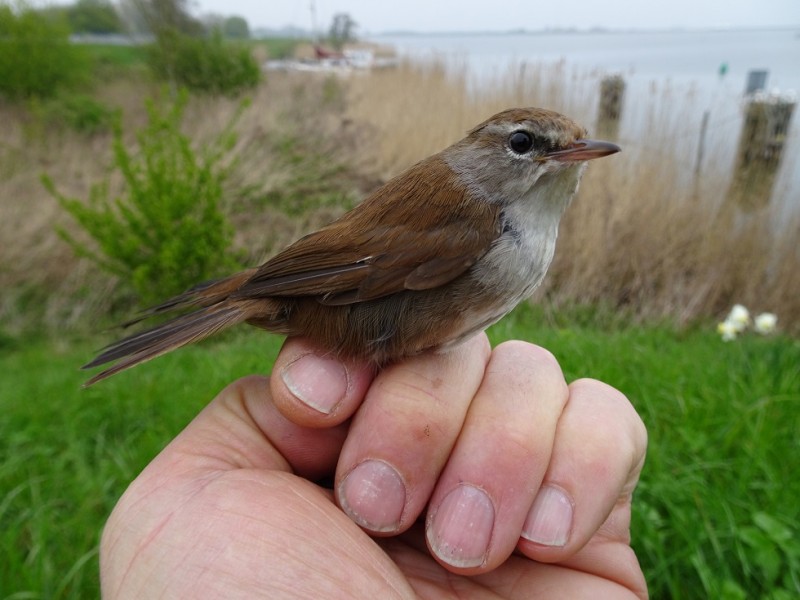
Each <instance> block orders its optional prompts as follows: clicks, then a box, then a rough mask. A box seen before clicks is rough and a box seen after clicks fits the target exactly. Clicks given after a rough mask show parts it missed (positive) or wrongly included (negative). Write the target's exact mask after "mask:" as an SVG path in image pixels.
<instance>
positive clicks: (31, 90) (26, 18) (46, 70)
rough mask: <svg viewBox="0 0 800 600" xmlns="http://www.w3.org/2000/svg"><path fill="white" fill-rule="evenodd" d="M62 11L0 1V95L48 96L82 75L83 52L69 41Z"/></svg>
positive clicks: (82, 76) (84, 64)
mask: <svg viewBox="0 0 800 600" xmlns="http://www.w3.org/2000/svg"><path fill="white" fill-rule="evenodd" d="M62 15H63V13H57V12H56V13H45V12H41V11H37V10H34V9H32V8H31V7H30V6H28V5H26V4H24V3H22V2H20V3H19V4H18V5H17V6H16V10H15V9H13V8H12V7H11V6H9V5H8V4H6V3H0V95H3V96H6V97H9V98H30V97H42V98H44V97H50V96H53V95H55V94H56V93H57V92H58V91H60V89H61V88H64V87H67V86H69V85H74V84H77V83H80V82H81V80H82V79H83V78H84V77H85V73H86V66H87V64H86V61H85V60H84V55H83V53H82V52H80V51H79V50H80V49H79V48H76V47H75V46H74V45H73V44H70V42H69V32H70V31H69V26H68V24H67V23H66V20H65V19H64V18H63V16H62Z"/></svg>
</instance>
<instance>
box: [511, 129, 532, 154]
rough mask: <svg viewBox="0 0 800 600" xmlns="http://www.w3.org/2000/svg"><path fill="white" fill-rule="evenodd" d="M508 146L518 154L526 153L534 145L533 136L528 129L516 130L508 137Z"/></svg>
mask: <svg viewBox="0 0 800 600" xmlns="http://www.w3.org/2000/svg"><path fill="white" fill-rule="evenodd" d="M508 147H509V148H511V150H512V151H514V152H516V153H517V154H525V153H526V152H527V151H528V150H530V149H531V148H532V147H533V137H532V136H531V134H530V133H528V132H527V131H515V132H514V133H512V134H511V135H510V136H509V138H508Z"/></svg>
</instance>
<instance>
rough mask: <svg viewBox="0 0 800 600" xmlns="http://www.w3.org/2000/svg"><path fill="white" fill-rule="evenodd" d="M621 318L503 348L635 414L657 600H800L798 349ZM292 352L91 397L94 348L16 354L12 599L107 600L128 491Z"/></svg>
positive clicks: (208, 366)
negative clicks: (108, 535)
mask: <svg viewBox="0 0 800 600" xmlns="http://www.w3.org/2000/svg"><path fill="white" fill-rule="evenodd" d="M598 323H599V324H598ZM620 323H621V321H620V320H619V319H606V318H602V317H601V318H598V315H597V313H596V311H587V312H578V311H573V312H570V313H564V312H555V313H546V312H544V311H542V310H541V309H537V308H533V309H531V308H527V307H521V308H520V309H518V310H517V311H516V312H515V313H513V314H512V315H511V316H510V317H508V318H507V319H505V320H504V321H502V322H501V323H500V324H498V325H497V326H495V327H494V328H493V329H492V330H491V337H492V339H493V341H494V342H498V341H500V340H503V339H507V338H520V339H530V340H532V341H536V342H537V343H540V344H542V345H544V346H545V347H547V348H549V349H550V350H552V351H553V352H554V353H555V354H556V356H557V357H558V359H559V360H560V362H561V364H562V367H563V369H564V371H565V374H566V377H567V379H568V380H572V379H574V378H577V377H584V376H590V377H595V378H599V379H602V380H604V381H607V382H608V383H611V384H612V385H614V386H616V387H618V388H619V389H621V390H622V391H623V392H625V393H626V394H627V395H628V397H629V398H630V399H631V401H632V402H633V403H634V404H635V406H636V407H637V410H638V411H639V413H640V415H641V416H642V418H643V420H644V421H645V423H646V424H647V427H648V431H649V435H650V447H649V451H648V460H647V464H646V466H645V470H644V473H643V475H642V482H641V484H640V487H639V490H638V492H637V494H636V498H635V508H634V520H633V543H634V546H635V547H636V549H637V551H638V554H639V557H640V560H641V562H642V566H643V568H644V571H645V573H646V575H647V577H648V580H649V584H650V591H651V595H652V597H654V598H666V597H673V598H679V597H718V598H746V597H747V598H750V597H769V598H775V599H779V598H784V597H787V598H788V597H791V596H792V595H794V594H796V593H797V592H798V591H800V542H798V539H800V531H798V530H799V529H800V527H798V525H797V523H798V519H799V518H800V514H798V513H800V505H798V503H797V498H798V497H800V482H799V481H798V480H797V478H796V473H795V472H794V471H795V467H796V465H797V464H798V458H800V451H799V450H798V446H797V435H796V432H797V431H798V430H799V429H800V410H798V408H800V372H798V369H797V365H798V364H800V343H798V341H797V340H792V339H790V338H786V337H781V336H775V337H769V338H760V337H745V338H742V339H740V340H738V341H737V342H734V343H727V344H726V343H723V342H721V341H720V340H719V339H718V337H717V335H716V334H714V333H713V332H712V331H711V329H712V328H711V327H709V328H708V329H707V330H706V329H703V330H701V329H696V330H683V331H676V330H675V329H673V328H671V327H668V326H650V327H646V328H643V327H638V326H626V325H624V324H623V325H620ZM280 341H281V340H280V338H277V337H274V336H268V335H265V334H263V333H260V332H256V331H248V330H244V331H242V332H238V333H237V332H234V333H233V334H231V335H229V336H227V337H225V338H223V339H222V340H219V341H214V342H211V343H208V344H204V345H201V346H199V347H192V348H187V349H184V350H181V351H180V352H177V353H174V354H171V355H168V356H167V357H164V358H162V359H159V360H158V361H157V362H154V363H150V364H148V365H145V366H142V367H140V368H137V369H136V370H134V371H131V372H129V373H126V374H123V375H121V376H119V377H117V378H113V379H111V380H110V381H109V382H107V383H104V384H102V385H99V386H96V387H93V388H90V389H88V390H82V389H80V388H79V385H80V383H81V381H82V380H83V378H84V374H83V373H80V372H78V371H77V370H76V366H77V365H79V364H81V362H82V361H84V360H86V359H87V358H88V357H89V356H90V355H91V354H92V350H93V346H94V345H95V344H94V343H92V342H88V341H75V342H66V341H63V340H61V341H53V340H48V339H40V340H38V341H37V340H31V341H30V342H26V343H24V344H23V343H22V342H15V341H14V340H12V339H6V340H5V341H3V345H2V350H0V369H1V370H2V372H3V373H6V374H8V375H6V377H5V381H4V385H3V386H2V389H1V390H0V411H2V414H3V415H4V418H3V420H2V421H0V490H3V491H2V495H1V496H0V554H2V555H3V556H4V557H5V560H4V561H2V562H1V563H0V590H2V594H0V597H3V598H9V599H10V598H84V597H96V596H97V595H98V589H97V550H96V546H97V540H98V536H99V533H100V530H101V527H102V524H103V522H104V520H105V518H106V517H107V515H108V513H109V511H110V510H111V508H112V507H113V505H114V503H115V501H116V499H117V498H118V496H119V495H120V494H121V493H122V492H123V490H124V489H125V487H126V486H127V484H128V482H129V481H130V480H131V479H132V478H133V477H135V475H136V474H137V473H138V472H139V471H140V470H141V469H142V468H143V467H144V466H145V464H146V463H147V462H148V461H149V460H151V459H152V457H153V456H155V454H156V453H158V451H159V450H160V449H161V448H162V447H163V446H164V445H165V444H166V443H167V442H168V441H169V440H170V439H171V438H172V437H173V436H174V435H175V434H177V433H178V431H180V430H181V429H182V428H183V427H184V426H185V425H186V423H188V421H189V420H190V419H191V418H192V417H193V416H194V415H195V414H196V413H197V412H198V411H199V410H200V409H201V408H202V406H204V405H205V404H206V403H207V402H208V401H209V400H210V399H211V398H212V397H213V395H214V394H215V393H216V392H217V391H218V390H219V389H221V388H222V387H223V386H224V385H226V383H228V382H230V381H231V380H233V379H234V378H236V377H239V376H242V375H245V374H247V373H253V372H262V373H264V372H267V371H268V370H269V365H270V364H271V363H272V361H273V359H274V356H275V354H276V352H277V350H278V348H279V344H280ZM198 373H203V374H204V377H203V378H202V379H200V378H198V377H197V374H198Z"/></svg>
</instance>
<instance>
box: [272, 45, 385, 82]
mask: <svg viewBox="0 0 800 600" xmlns="http://www.w3.org/2000/svg"><path fill="white" fill-rule="evenodd" d="M397 62H398V61H397V59H396V58H394V57H376V56H375V52H374V51H372V50H369V49H353V50H343V51H342V52H334V51H331V50H325V49H324V48H322V47H320V46H318V45H315V46H314V58H306V59H287V60H268V61H267V62H265V63H264V65H263V69H264V70H265V71H309V72H320V73H339V74H342V75H348V74H350V73H356V72H367V71H370V70H372V69H385V68H389V67H395V66H397Z"/></svg>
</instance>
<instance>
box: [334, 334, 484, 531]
mask: <svg viewBox="0 0 800 600" xmlns="http://www.w3.org/2000/svg"><path fill="white" fill-rule="evenodd" d="M489 352H490V348H489V342H488V340H487V338H486V336H485V335H483V334H481V335H480V336H477V337H475V338H473V339H471V340H469V341H467V342H465V343H464V344H461V345H460V346H458V347H456V348H453V349H452V350H451V351H449V352H447V353H427V354H424V355H420V356H417V357H413V358H410V359H408V360H405V361H403V362H401V363H398V364H395V365H393V366H391V367H389V368H387V369H386V370H384V371H382V372H381V373H380V374H379V375H378V376H377V377H376V379H375V381H374V383H373V385H372V387H371V388H370V390H369V392H368V394H367V398H366V399H365V401H364V403H363V405H362V406H361V408H360V409H359V411H358V414H357V415H356V416H355V418H354V419H353V422H352V423H351V426H350V432H349V434H348V438H347V441H346V442H345V445H344V447H343V448H342V454H341V457H340V460H339V465H338V467H337V482H336V491H337V499H338V501H339V504H340V506H341V507H342V509H343V510H344V511H345V512H346V513H347V514H348V515H350V517H351V518H352V519H353V520H354V521H355V522H356V523H358V524H359V525H361V526H362V527H364V528H365V529H367V530H369V531H370V532H372V533H383V534H394V533H398V532H400V531H404V530H405V529H407V528H408V527H410V526H411V524H412V523H413V522H414V521H415V520H416V519H417V517H418V516H419V515H420V514H421V512H422V511H423V510H424V508H425V505H426V503H427V501H428V498H429V497H430V494H431V491H432V490H433V487H434V485H435V483H436V479H437V477H438V476H439V473H440V471H441V469H442V468H443V466H444V464H445V462H446V461H447V457H448V455H449V454H450V450H451V448H452V447H453V444H454V443H455V440H456V438H457V436H458V433H459V431H460V430H461V426H462V423H463V420H464V415H465V414H466V412H467V409H468V407H469V404H470V402H471V400H472V397H473V395H474V394H475V391H476V390H477V389H478V386H479V385H480V381H481V378H482V377H483V370H484V368H485V365H486V361H487V358H488V356H489Z"/></svg>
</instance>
